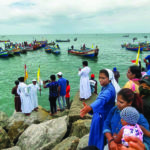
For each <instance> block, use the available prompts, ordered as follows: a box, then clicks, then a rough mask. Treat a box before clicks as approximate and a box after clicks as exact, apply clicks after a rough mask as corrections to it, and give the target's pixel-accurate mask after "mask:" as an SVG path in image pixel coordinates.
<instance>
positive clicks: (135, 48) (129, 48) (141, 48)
mask: <svg viewBox="0 0 150 150" xmlns="http://www.w3.org/2000/svg"><path fill="white" fill-rule="evenodd" d="M143 48H144V47H140V52H142V51H143ZM126 50H130V51H138V47H126Z"/></svg>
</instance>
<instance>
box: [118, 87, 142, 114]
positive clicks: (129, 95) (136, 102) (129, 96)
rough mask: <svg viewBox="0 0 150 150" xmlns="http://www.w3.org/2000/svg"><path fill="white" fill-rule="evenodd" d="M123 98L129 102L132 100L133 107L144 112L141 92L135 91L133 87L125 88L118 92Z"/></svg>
mask: <svg viewBox="0 0 150 150" xmlns="http://www.w3.org/2000/svg"><path fill="white" fill-rule="evenodd" d="M118 95H121V96H122V98H123V100H124V101H126V102H127V103H130V102H132V105H131V106H132V107H135V108H136V109H137V110H138V111H139V112H140V113H143V101H142V99H141V97H140V95H139V94H137V93H134V92H133V91H132V90H131V89H128V88H123V89H121V90H120V91H119V92H118Z"/></svg>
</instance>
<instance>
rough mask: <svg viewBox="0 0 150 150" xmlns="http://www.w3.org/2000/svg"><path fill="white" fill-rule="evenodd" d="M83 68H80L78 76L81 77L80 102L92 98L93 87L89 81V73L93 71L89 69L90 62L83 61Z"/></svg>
mask: <svg viewBox="0 0 150 150" xmlns="http://www.w3.org/2000/svg"><path fill="white" fill-rule="evenodd" d="M82 64H83V68H82V69H81V68H79V72H78V75H79V76H80V100H85V99H88V98H89V97H90V96H91V87H90V81H89V73H90V71H91V69H90V68H89V67H88V62H87V61H83V62H82Z"/></svg>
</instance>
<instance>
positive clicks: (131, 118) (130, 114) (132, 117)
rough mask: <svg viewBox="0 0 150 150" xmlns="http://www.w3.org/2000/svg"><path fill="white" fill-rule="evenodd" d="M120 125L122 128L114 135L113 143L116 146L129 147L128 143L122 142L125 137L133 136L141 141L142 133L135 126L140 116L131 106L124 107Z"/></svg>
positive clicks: (137, 126) (138, 127)
mask: <svg viewBox="0 0 150 150" xmlns="http://www.w3.org/2000/svg"><path fill="white" fill-rule="evenodd" d="M120 117H121V124H122V125H123V127H122V128H121V130H120V131H119V133H118V134H114V135H113V138H114V141H115V142H116V143H118V144H120V143H122V145H124V146H126V147H127V146H129V144H128V142H126V141H125V140H124V137H125V136H135V137H137V138H139V139H140V140H141V141H143V131H142V130H141V128H140V126H139V125H138V124H137V122H138V120H139V117H140V114H139V112H138V111H137V110H136V109H135V108H134V107H131V106H128V107H125V108H124V109H123V110H122V111H121V113H120Z"/></svg>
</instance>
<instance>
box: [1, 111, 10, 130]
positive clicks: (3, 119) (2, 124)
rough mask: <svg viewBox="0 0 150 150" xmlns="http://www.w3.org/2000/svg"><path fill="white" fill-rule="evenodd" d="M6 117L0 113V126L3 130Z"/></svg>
mask: <svg viewBox="0 0 150 150" xmlns="http://www.w3.org/2000/svg"><path fill="white" fill-rule="evenodd" d="M7 120H8V116H7V115H6V113H4V112H2V111H0V126H1V127H2V128H3V127H5V126H6V125H7Z"/></svg>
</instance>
